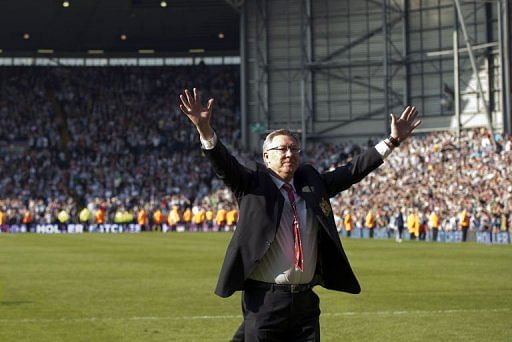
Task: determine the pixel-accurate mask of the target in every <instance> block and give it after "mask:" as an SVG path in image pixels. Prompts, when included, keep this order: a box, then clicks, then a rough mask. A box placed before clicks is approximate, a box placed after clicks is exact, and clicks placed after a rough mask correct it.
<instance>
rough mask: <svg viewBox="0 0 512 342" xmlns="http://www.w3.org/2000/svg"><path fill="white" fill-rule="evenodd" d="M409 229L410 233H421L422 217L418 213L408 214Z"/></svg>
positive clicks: (417, 234)
mask: <svg viewBox="0 0 512 342" xmlns="http://www.w3.org/2000/svg"><path fill="white" fill-rule="evenodd" d="M407 229H408V230H409V233H414V235H416V236H419V235H420V218H419V216H418V215H416V214H414V213H413V214H409V216H407Z"/></svg>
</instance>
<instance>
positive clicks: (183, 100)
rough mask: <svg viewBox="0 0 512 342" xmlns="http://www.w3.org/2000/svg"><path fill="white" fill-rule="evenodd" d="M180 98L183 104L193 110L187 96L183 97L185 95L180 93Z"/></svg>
mask: <svg viewBox="0 0 512 342" xmlns="http://www.w3.org/2000/svg"><path fill="white" fill-rule="evenodd" d="M180 100H181V103H182V104H183V106H184V107H185V108H187V110H191V108H190V103H188V101H187V100H185V97H183V95H180ZM181 106H182V105H181V104H180V107H181Z"/></svg>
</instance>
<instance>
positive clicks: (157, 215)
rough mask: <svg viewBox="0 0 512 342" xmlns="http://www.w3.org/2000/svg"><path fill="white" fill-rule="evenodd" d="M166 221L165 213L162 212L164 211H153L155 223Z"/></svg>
mask: <svg viewBox="0 0 512 342" xmlns="http://www.w3.org/2000/svg"><path fill="white" fill-rule="evenodd" d="M164 221H165V218H164V214H163V213H162V211H161V210H160V209H158V210H157V211H155V212H154V213H153V223H154V224H162V223H164Z"/></svg>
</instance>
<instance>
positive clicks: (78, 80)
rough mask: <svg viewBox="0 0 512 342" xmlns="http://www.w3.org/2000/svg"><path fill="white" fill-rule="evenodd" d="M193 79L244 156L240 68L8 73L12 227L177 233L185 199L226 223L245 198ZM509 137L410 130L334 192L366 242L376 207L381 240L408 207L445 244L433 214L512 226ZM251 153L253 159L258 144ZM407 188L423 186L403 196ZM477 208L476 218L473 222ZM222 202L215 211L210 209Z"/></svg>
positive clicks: (4, 145) (337, 149)
mask: <svg viewBox="0 0 512 342" xmlns="http://www.w3.org/2000/svg"><path fill="white" fill-rule="evenodd" d="M192 86H196V87H198V88H200V89H203V90H204V93H205V94H204V97H205V98H206V97H208V96H212V97H214V98H215V99H216V100H217V107H216V112H215V115H216V120H215V122H216V125H217V127H216V130H217V132H218V135H219V136H220V137H222V138H223V140H224V141H225V142H226V143H227V144H228V145H230V146H231V147H232V148H233V149H235V150H238V151H240V149H239V145H238V141H239V134H240V132H239V126H240V119H239V103H238V102H237V101H238V99H239V94H238V93H237V92H238V89H239V75H238V70H237V68H235V67H231V66H206V65H204V64H203V65H198V66H186V67H145V68H144V67H140V68H139V67H129V68H128V67H101V68H82V67H73V68H66V67H41V68H37V67H33V68H24V67H19V68H17V67H9V68H0V118H1V120H2V123H3V125H2V128H1V129H2V134H1V136H0V148H1V150H2V155H1V157H0V163H1V167H2V171H3V174H4V177H3V178H2V182H1V183H0V211H1V212H0V224H1V225H2V229H3V231H7V230H8V227H9V226H10V225H26V226H27V227H30V226H31V225H34V224H36V223H38V224H61V225H64V224H67V223H142V224H141V226H142V229H143V230H150V229H161V228H162V226H168V227H171V226H172V227H174V228H173V229H176V228H175V226H177V224H176V223H174V225H173V224H171V223H170V221H168V220H167V218H168V216H169V215H168V214H169V213H170V212H171V211H172V210H173V208H175V209H174V211H176V212H177V213H178V215H180V220H183V212H184V210H185V209H186V208H189V209H190V210H191V214H190V215H193V216H192V217H191V219H190V220H191V223H190V224H188V223H187V225H186V227H187V228H190V227H194V228H193V229H194V230H201V229H200V226H201V225H202V226H205V227H210V228H212V227H213V226H215V229H216V230H219V227H218V226H219V225H217V224H213V222H214V221H216V216H217V212H218V211H219V210H220V209H223V210H226V212H229V211H231V210H233V209H234V208H236V203H235V200H234V198H233V196H232V194H231V193H230V192H229V191H228V190H227V189H225V188H224V187H223V185H222V183H221V182H220V181H219V180H217V179H216V178H215V177H214V175H213V174H212V172H211V168H210V167H209V165H208V163H207V162H206V161H205V160H204V158H202V155H201V151H200V149H199V148H198V145H199V142H198V138H197V134H196V132H191V131H190V127H189V126H188V125H187V124H186V121H185V119H186V118H184V117H183V115H182V114H181V113H180V112H179V109H178V108H177V94H179V92H180V91H181V90H182V89H184V88H187V87H188V88H190V87H192ZM495 138H496V139H495V140H496V146H494V145H493V144H492V140H491V139H490V137H489V134H488V133H487V131H486V130H484V129H475V130H470V131H463V132H462V135H461V136H460V138H457V137H456V136H455V135H454V134H453V133H451V132H437V133H430V134H424V135H423V136H416V137H414V138H413V139H410V140H409V141H407V142H406V144H404V146H402V147H401V148H400V149H398V150H397V151H394V152H393V153H392V155H391V156H390V157H389V158H388V159H387V160H386V165H384V166H383V167H381V168H379V169H378V170H377V171H376V172H374V173H372V174H370V176H368V177H367V178H365V179H364V180H363V181H362V182H361V183H359V184H357V185H355V186H354V187H352V188H351V189H349V190H348V191H345V192H343V193H341V194H340V195H339V196H338V197H337V198H335V199H333V200H332V205H333V208H334V212H335V213H337V219H338V220H339V227H340V232H342V233H343V234H345V235H347V234H346V231H345V230H344V229H343V227H342V226H343V224H342V222H343V214H342V213H343V212H344V211H347V210H348V211H349V212H350V215H351V219H352V222H353V223H354V224H353V225H354V231H356V230H357V231H358V233H355V232H354V233H352V234H351V236H353V237H357V236H365V237H367V236H373V235H374V234H373V231H372V233H371V234H370V232H369V231H368V229H367V228H366V227H365V222H364V220H365V217H366V216H367V214H368V212H370V211H371V212H372V215H374V216H375V222H376V227H375V229H376V231H377V234H376V235H375V237H387V238H389V237H394V236H395V234H396V233H395V231H396V229H397V225H396V217H397V215H398V213H399V212H401V213H402V215H403V217H404V221H407V219H408V216H410V215H412V214H413V213H414V212H416V216H414V215H413V216H411V220H416V221H417V224H412V225H411V227H409V232H406V233H405V236H410V237H411V238H416V239H426V238H428V239H432V229H431V228H432V222H431V221H432V220H429V218H430V217H431V216H432V213H433V212H435V213H436V216H437V220H438V221H439V222H440V224H439V226H440V231H443V232H446V231H457V230H460V228H461V224H462V222H463V221H465V220H469V223H470V225H469V230H470V231H483V232H491V233H497V232H508V231H509V229H510V226H511V225H512V222H511V220H512V218H511V215H510V211H511V208H512V196H511V193H512V176H511V174H510V170H509V165H511V164H512V138H511V137H509V136H506V135H500V134H497V135H496V136H495ZM372 145H373V142H371V141H369V142H368V144H366V145H364V146H363V145H357V144H352V143H345V144H340V145H334V144H329V143H325V142H323V143H314V144H312V145H310V146H309V148H308V151H307V155H308V156H310V159H309V162H311V163H313V164H315V165H316V166H318V167H319V168H320V169H323V170H329V169H330V168H332V167H334V166H335V165H338V164H342V163H346V162H350V159H351V158H352V156H353V155H355V154H357V153H359V152H360V151H361V150H362V149H365V148H367V146H372ZM238 156H239V157H240V158H242V159H244V153H242V152H239V154H238ZM246 156H247V155H246ZM398 175H401V176H400V177H398ZM397 182H400V183H397ZM404 184H405V185H406V186H407V189H409V190H408V191H407V193H405V194H404V193H398V189H399V188H402V187H403V185H404ZM464 210H466V213H467V218H463V217H461V215H462V214H461V213H462V211H464ZM157 211H159V213H158V214H155V213H156V212H157ZM208 211H210V212H211V213H210V214H209V216H210V219H209V220H208V219H205V218H204V217H203V218H201V217H202V213H203V212H204V213H206V212H208ZM187 215H188V214H187ZM198 220H199V221H198ZM208 221H210V222H208ZM198 222H199V223H198ZM411 222H413V221H411ZM226 226H234V224H233V223H231V224H228V225H226ZM223 229H224V225H221V227H220V230H223ZM406 229H407V228H406ZM28 230H30V228H29V229H28ZM441 235H442V234H441ZM441 235H440V236H441ZM507 235H508V233H507ZM443 236H444V235H443ZM439 239H441V237H440V238H439ZM444 239H446V238H444Z"/></svg>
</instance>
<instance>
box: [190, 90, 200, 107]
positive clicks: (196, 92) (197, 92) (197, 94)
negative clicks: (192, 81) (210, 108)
mask: <svg viewBox="0 0 512 342" xmlns="http://www.w3.org/2000/svg"><path fill="white" fill-rule="evenodd" d="M192 91H193V92H194V100H195V101H196V103H199V104H201V92H200V91H199V90H197V88H194V89H192Z"/></svg>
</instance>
